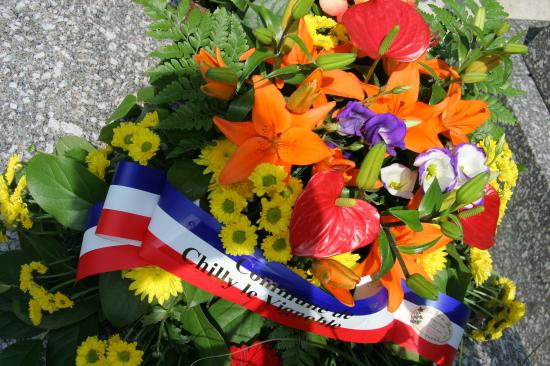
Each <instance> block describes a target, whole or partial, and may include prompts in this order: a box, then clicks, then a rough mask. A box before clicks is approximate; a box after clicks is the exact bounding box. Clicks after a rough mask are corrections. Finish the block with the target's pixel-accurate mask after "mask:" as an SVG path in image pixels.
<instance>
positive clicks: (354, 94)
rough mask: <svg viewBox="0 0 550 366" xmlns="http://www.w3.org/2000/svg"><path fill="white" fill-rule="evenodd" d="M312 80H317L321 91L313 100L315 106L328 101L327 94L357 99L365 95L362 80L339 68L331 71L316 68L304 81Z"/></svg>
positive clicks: (361, 98)
mask: <svg viewBox="0 0 550 366" xmlns="http://www.w3.org/2000/svg"><path fill="white" fill-rule="evenodd" d="M311 82H315V83H316V85H318V91H319V93H320V96H319V97H318V98H317V99H315V101H314V102H313V105H314V106H315V107H319V106H321V105H323V104H326V103H327V97H326V95H336V96H339V97H344V98H351V99H357V100H363V98H364V97H365V93H364V92H363V87H362V82H361V80H359V79H358V78H357V76H355V75H354V74H352V73H351V72H346V71H343V70H339V69H336V70H330V71H323V70H321V69H316V70H315V71H313V72H312V73H311V74H310V75H309V76H308V77H307V79H306V80H305V81H304V83H311Z"/></svg>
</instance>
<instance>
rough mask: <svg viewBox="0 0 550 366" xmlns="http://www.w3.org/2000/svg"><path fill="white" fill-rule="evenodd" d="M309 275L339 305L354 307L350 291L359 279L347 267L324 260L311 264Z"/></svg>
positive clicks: (334, 261)
mask: <svg viewBox="0 0 550 366" xmlns="http://www.w3.org/2000/svg"><path fill="white" fill-rule="evenodd" d="M311 273H313V275H314V276H315V277H316V278H317V279H318V280H319V281H320V282H321V284H322V285H323V287H324V288H326V289H327V290H328V292H330V293H331V294H332V295H333V296H334V297H336V298H337V299H338V300H339V301H340V302H341V303H343V304H344V305H347V306H354V305H355V302H354V301H353V296H351V293H350V290H353V289H354V288H355V286H356V285H357V283H358V282H359V280H360V277H359V276H358V275H357V274H355V273H354V272H353V271H352V270H350V269H349V268H348V267H346V266H344V265H343V264H342V263H340V262H338V261H336V260H334V259H330V258H325V259H319V260H317V261H315V262H313V265H312V266H311Z"/></svg>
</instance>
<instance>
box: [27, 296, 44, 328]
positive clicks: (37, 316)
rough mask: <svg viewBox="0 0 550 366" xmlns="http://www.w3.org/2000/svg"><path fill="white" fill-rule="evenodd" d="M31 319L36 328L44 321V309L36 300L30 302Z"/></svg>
mask: <svg viewBox="0 0 550 366" xmlns="http://www.w3.org/2000/svg"><path fill="white" fill-rule="evenodd" d="M29 318H30V319H31V322H32V324H33V325H34V326H38V325H40V322H41V321H42V307H40V303H39V302H38V301H37V300H35V299H31V300H30V301H29Z"/></svg>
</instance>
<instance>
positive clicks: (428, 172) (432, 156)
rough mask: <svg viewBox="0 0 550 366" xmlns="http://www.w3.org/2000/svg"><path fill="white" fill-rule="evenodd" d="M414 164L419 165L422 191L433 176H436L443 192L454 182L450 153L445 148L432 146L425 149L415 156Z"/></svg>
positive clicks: (431, 180) (428, 184) (426, 188)
mask: <svg viewBox="0 0 550 366" xmlns="http://www.w3.org/2000/svg"><path fill="white" fill-rule="evenodd" d="M414 166H417V167H419V179H420V184H421V185H422V189H423V190H424V192H426V191H427V190H428V188H430V185H431V184H432V182H433V181H434V179H435V178H437V181H438V182H439V188H441V190H442V191H443V192H448V191H450V190H451V189H453V187H454V186H455V184H456V174H455V169H454V167H453V164H452V161H451V153H450V151H449V150H447V149H439V148H433V149H429V150H426V151H425V152H423V153H422V154H420V155H418V156H417V157H416V159H415V161H414Z"/></svg>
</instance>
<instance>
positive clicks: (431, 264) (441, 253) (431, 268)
mask: <svg viewBox="0 0 550 366" xmlns="http://www.w3.org/2000/svg"><path fill="white" fill-rule="evenodd" d="M446 257H447V251H446V250H445V247H441V248H439V249H438V250H436V251H433V252H431V253H428V254H424V253H423V254H421V255H419V256H418V257H417V258H416V262H417V263H419V264H420V265H421V266H422V269H424V272H426V274H427V275H428V278H429V279H430V280H433V279H434V276H435V274H436V273H437V272H439V271H441V270H443V269H445V268H446V267H447V266H446V265H447V258H446Z"/></svg>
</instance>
